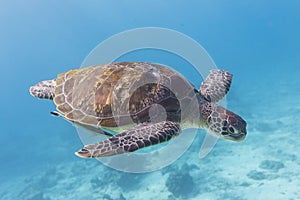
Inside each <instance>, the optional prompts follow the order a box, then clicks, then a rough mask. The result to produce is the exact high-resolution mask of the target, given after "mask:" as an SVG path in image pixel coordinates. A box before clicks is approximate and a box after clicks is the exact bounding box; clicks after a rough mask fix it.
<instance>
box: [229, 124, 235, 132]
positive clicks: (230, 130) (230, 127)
mask: <svg viewBox="0 0 300 200" xmlns="http://www.w3.org/2000/svg"><path fill="white" fill-rule="evenodd" d="M228 131H229V132H230V133H233V134H234V133H235V131H234V128H233V127H232V126H229V127H228Z"/></svg>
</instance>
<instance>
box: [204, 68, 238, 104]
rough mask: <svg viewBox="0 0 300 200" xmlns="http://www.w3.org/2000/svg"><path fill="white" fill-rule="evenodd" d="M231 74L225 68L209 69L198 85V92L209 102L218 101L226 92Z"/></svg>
mask: <svg viewBox="0 0 300 200" xmlns="http://www.w3.org/2000/svg"><path fill="white" fill-rule="evenodd" d="M231 80H232V74H230V73H229V72H227V71H225V70H215V69H214V70H211V71H210V74H209V75H208V76H207V78H206V79H205V81H203V82H202V84H201V87H200V91H199V92H200V94H201V95H202V96H203V97H204V98H205V99H206V100H207V101H209V102H218V101H219V100H221V99H222V98H223V97H224V96H225V95H226V94H227V92H228V90H229V88H230V85H231Z"/></svg>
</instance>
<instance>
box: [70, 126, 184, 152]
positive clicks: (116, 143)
mask: <svg viewBox="0 0 300 200" xmlns="http://www.w3.org/2000/svg"><path fill="white" fill-rule="evenodd" d="M180 132H181V129H180V126H179V124H177V123H175V122H171V121H163V122H158V123H143V124H140V125H137V126H135V127H133V128H132V129H129V130H127V131H124V132H121V133H119V134H117V135H115V136H114V137H111V138H109V139H107V140H104V141H101V142H98V143H96V144H89V145H86V146H84V147H83V148H82V149H81V150H79V151H78V152H76V153H75V154H76V155H77V156H79V157H82V158H97V157H106V156H113V155H117V154H123V153H129V152H133V151H136V150H138V149H141V148H144V147H147V146H151V145H155V144H159V143H163V142H166V141H169V140H170V139H172V138H173V137H175V136H177V135H179V134H180Z"/></svg>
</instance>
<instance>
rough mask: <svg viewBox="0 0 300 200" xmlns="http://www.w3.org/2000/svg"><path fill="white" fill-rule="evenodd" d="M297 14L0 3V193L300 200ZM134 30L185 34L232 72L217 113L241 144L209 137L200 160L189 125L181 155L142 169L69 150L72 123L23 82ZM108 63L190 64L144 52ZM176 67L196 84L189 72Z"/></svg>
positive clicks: (33, 199) (268, 9)
mask: <svg viewBox="0 0 300 200" xmlns="http://www.w3.org/2000/svg"><path fill="white" fill-rule="evenodd" d="M299 9H300V3H299V1H293V0H288V1H250V0H245V1H231V0H230V1H226V2H225V1H215V0H213V1H208V0H207V1H196V0H191V1H183V0H174V1H171V0H166V1H158V0H152V1H138V0H122V1H121V0H120V1H102V0H90V1H83V0H79V1H70V0H66V1H37V0H28V1H18V0H14V1H8V0H7V1H5V0H4V1H1V2H0V26H1V31H0V44H1V47H0V62H1V65H0V76H1V78H0V88H1V104H0V109H1V112H0V113H1V114H0V117H1V120H0V122H1V128H2V129H1V130H2V131H1V133H0V137H1V140H0V151H1V154H0V163H1V165H0V199H3V200H4V199H26V200H54V199H55V200H56V199H122V200H124V199H168V200H171V199H197V200H198V199H209V200H210V199H212V200H214V199H234V200H237V199H239V200H246V199H250V200H251V199H280V200H281V199H282V200H287V199H289V200H291V199H300V156H299V152H300V131H299V130H300V123H299V121H300V114H299V113H300V92H299V91H300V78H299V77H300V39H299V35H300V12H299ZM142 27H163V28H168V29H173V30H176V31H179V32H181V33H183V34H186V35H188V36H189V37H191V38H193V39H194V40H195V41H197V42H198V43H199V44H201V45H202V46H203V47H204V48H205V49H206V51H207V52H208V53H209V55H210V56H211V57H212V59H213V60H214V62H215V63H216V65H217V67H218V68H222V69H226V70H228V71H230V72H231V73H232V74H233V75H234V80H233V83H232V86H231V89H230V91H229V93H228V95H227V108H228V109H230V110H232V111H234V112H235V113H238V114H239V115H241V116H242V117H243V118H244V119H245V120H246V121H247V123H248V126H247V130H248V135H247V137H246V139H245V140H244V141H243V142H241V143H235V142H229V141H224V140H219V141H218V143H217V144H216V146H215V147H214V149H213V150H212V152H211V153H210V154H208V156H206V157H205V158H203V159H199V157H198V151H199V148H200V144H201V142H202V141H203V138H204V135H205V132H204V131H203V130H199V131H198V133H197V137H196V139H195V141H194V143H193V144H192V146H191V147H190V148H189V149H188V151H186V152H185V153H184V154H183V155H182V156H181V157H180V159H178V160H176V161H175V162H174V163H172V164H171V165H169V166H168V167H165V168H163V169H161V170H157V171H154V172H149V173H142V174H132V173H124V172H120V171H117V170H114V169H111V168H109V167H106V166H105V165H103V164H101V163H100V162H98V161H97V160H94V159H82V158H79V157H77V156H75V155H74V152H75V151H77V150H78V149H80V148H81V147H82V142H81V140H80V138H79V136H78V134H77V132H76V129H75V128H74V127H73V126H72V125H71V124H70V123H68V122H66V121H64V120H62V119H58V118H57V117H53V116H51V115H50V111H53V110H55V106H54V104H53V103H52V102H51V101H45V100H37V99H36V98H33V97H32V96H30V94H29V91H28V90H29V87H30V86H31V85H33V84H35V83H37V82H38V81H41V80H44V79H52V78H55V77H56V75H57V74H59V73H61V72H64V71H67V70H69V69H73V68H77V67H80V66H81V64H82V62H83V60H84V59H85V58H86V56H87V55H88V54H89V52H91V50H92V49H94V48H95V47H96V46H97V45H98V44H99V43H100V42H102V41H104V40H106V39H107V38H109V37H110V36H112V35H114V34H117V33H119V32H122V31H126V30H129V29H133V28H142ZM174 42H175V43H176V41H174ZM120 45H121V44H120ZM118 60H119V61H122V60H123V61H147V62H156V63H163V64H166V65H170V66H174V68H176V67H179V66H182V65H189V63H187V62H186V61H185V60H183V59H179V58H178V57H176V56H174V55H170V54H168V53H166V52H160V51H152V50H145V51H140V52H139V51H138V52H133V53H131V54H128V55H124V56H123V57H120V58H119V59H118ZM99 64H100V63H99ZM181 73H182V74H184V75H185V76H186V77H187V78H188V79H189V80H190V81H191V82H192V83H193V84H194V85H196V86H197V87H199V85H200V83H201V81H202V79H200V78H199V79H198V78H195V76H193V72H192V71H188V70H186V71H181ZM129 164H130V163H129ZM131 164H132V163H131ZM134 164H136V165H138V163H134Z"/></svg>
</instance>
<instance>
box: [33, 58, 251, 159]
mask: <svg viewBox="0 0 300 200" xmlns="http://www.w3.org/2000/svg"><path fill="white" fill-rule="evenodd" d="M231 80H232V75H231V74H230V73H229V72H227V71H224V70H211V72H210V74H209V75H208V77H207V78H206V79H205V81H204V82H203V83H202V84H201V87H200V90H197V89H196V88H195V87H194V86H193V85H192V84H191V83H189V82H188V81H187V80H186V79H185V78H184V77H183V76H182V75H181V74H179V73H178V72H176V71H174V70H173V69H171V68H169V67H167V66H162V65H159V64H153V63H145V62H119V63H109V64H103V65H97V66H90V67H85V68H79V69H74V70H70V71H67V72H65V73H62V74H59V75H58V76H57V78H56V79H53V80H46V81H42V82H39V83H38V84H36V85H35V86H32V87H31V88H30V93H31V95H33V96H35V97H38V98H42V99H51V100H54V103H55V104H56V106H57V110H58V112H52V114H55V115H59V116H61V117H63V118H65V119H66V120H68V121H71V122H72V123H76V124H78V125H80V126H83V127H85V128H88V129H92V130H93V131H95V132H97V133H99V134H104V135H107V136H108V138H106V139H104V140H102V141H100V142H98V143H95V144H89V145H85V146H84V147H83V148H82V149H80V150H79V151H77V152H76V153H75V154H76V155H77V156H79V157H83V158H96V157H105V156H112V155H117V154H122V153H126V152H133V151H136V150H138V149H140V148H143V147H147V146H150V145H155V144H158V143H162V142H166V141H169V140H170V139H172V138H174V137H175V136H177V135H179V134H180V133H181V130H182V129H184V128H194V127H197V128H204V129H206V130H207V131H208V132H209V133H211V134H212V135H214V136H217V137H220V138H223V139H227V140H232V141H242V140H243V139H244V138H245V136H246V134H247V132H246V122H245V121H244V120H243V119H242V118H241V117H240V116H238V115H236V114H234V113H233V112H231V111H228V110H226V109H225V108H223V107H221V106H218V105H217V104H216V102H217V101H219V100H220V99H222V98H223V97H224V96H225V95H226V93H227V92H228V90H229V87H230V85H231ZM153 108H156V109H153ZM153 110H154V112H153ZM155 110H156V111H155ZM157 110H158V111H159V112H157ZM113 133H115V134H113Z"/></svg>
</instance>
